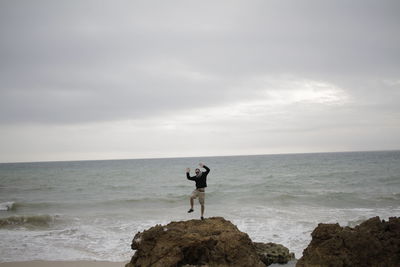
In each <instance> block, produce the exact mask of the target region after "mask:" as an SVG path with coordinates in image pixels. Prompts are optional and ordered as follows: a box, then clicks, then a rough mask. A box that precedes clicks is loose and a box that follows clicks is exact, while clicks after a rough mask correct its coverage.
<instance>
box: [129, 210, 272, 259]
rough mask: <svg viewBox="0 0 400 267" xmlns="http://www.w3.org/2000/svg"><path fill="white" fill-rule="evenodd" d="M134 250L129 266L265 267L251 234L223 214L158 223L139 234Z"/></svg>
mask: <svg viewBox="0 0 400 267" xmlns="http://www.w3.org/2000/svg"><path fill="white" fill-rule="evenodd" d="M132 249H134V250H136V253H135V254H134V255H133V257H132V259H131V261H130V263H128V264H127V265H126V267H134V266H141V267H147V266H153V267H168V266H209V267H213V266H220V267H223V266H243V267H246V266H249V267H263V266H265V264H264V263H263V262H262V261H261V260H260V257H259V255H258V254H257V252H256V246H255V245H254V244H253V242H252V241H251V240H250V238H249V236H248V235H247V234H246V233H243V232H241V231H239V230H238V229H237V227H236V226H235V225H233V224H232V223H231V222H229V221H227V220H225V219H224V218H221V217H213V218H208V219H205V220H190V221H181V222H171V223H169V224H168V225H165V226H162V225H156V226H154V227H151V228H150V229H148V230H146V231H143V232H139V233H137V234H136V235H135V237H134V239H133V241H132Z"/></svg>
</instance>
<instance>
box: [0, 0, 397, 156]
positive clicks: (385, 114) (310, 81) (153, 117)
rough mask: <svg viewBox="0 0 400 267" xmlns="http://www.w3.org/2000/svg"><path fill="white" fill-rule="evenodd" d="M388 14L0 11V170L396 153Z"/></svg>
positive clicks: (354, 7)
mask: <svg viewBox="0 0 400 267" xmlns="http://www.w3.org/2000/svg"><path fill="white" fill-rule="evenodd" d="M399 31H400V2H399V1H397V0H394V1H386V0H377V1H369V0H354V1H347V0H346V1H344V0H332V1H328V0H327V1H321V0H288V1H282V0H272V1H271V0H264V1H235V0H232V1H218V0H217V1H207V0H205V1H204V0H202V1H183V0H182V1H175V0H172V1H162V0H160V1H153V0H149V1H147V0H146V1H136V0H130V1H121V0H116V1H115V0H113V1H100V0H93V1H88V0H68V1H59V0H51V1H43V0H36V1H30V0H25V1H23V0H0V162H24V161H59V160H98V159H123V158H158V157H192V156H220V155H250V154H280V153H310V152H336V151H369V150H394V149H400V34H399Z"/></svg>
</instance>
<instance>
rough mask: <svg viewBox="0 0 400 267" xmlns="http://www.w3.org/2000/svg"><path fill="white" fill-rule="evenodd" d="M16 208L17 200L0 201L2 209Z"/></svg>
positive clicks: (0, 208) (0, 209)
mask: <svg viewBox="0 0 400 267" xmlns="http://www.w3.org/2000/svg"><path fill="white" fill-rule="evenodd" d="M14 209H15V202H13V201H8V202H2V203H0V211H9V210H14Z"/></svg>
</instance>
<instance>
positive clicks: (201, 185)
mask: <svg viewBox="0 0 400 267" xmlns="http://www.w3.org/2000/svg"><path fill="white" fill-rule="evenodd" d="M199 165H200V167H201V168H204V169H206V171H205V172H202V171H200V169H196V170H195V172H196V175H195V176H192V177H191V176H190V169H189V168H186V178H187V179H188V180H192V181H195V182H196V190H194V191H193V192H192V195H191V196H190V210H189V211H188V213H191V212H193V203H194V199H195V198H199V202H200V205H201V219H202V220H204V217H203V215H204V200H205V198H206V192H205V189H206V187H207V175H208V173H209V172H210V169H209V168H208V167H207V166H205V165H204V164H203V163H200V164H199Z"/></svg>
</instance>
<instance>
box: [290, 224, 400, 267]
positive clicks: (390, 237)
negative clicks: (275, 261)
mask: <svg viewBox="0 0 400 267" xmlns="http://www.w3.org/2000/svg"><path fill="white" fill-rule="evenodd" d="M311 236H312V240H311V242H310V244H309V245H308V247H307V248H306V249H305V250H304V252H303V257H302V258H301V259H300V260H299V261H298V262H297V265H296V266H298V267H318V266H321V267H322V266H331V267H339V266H371V267H373V266H387V267H391V266H393V267H395V266H396V267H398V266H400V218H396V217H392V218H389V221H388V222H385V221H381V220H380V219H379V217H374V218H371V219H369V220H367V221H365V222H363V223H361V224H360V225H358V226H356V227H354V228H350V227H340V226H339V224H319V225H318V227H317V228H315V229H314V231H313V232H312V234H311Z"/></svg>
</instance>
